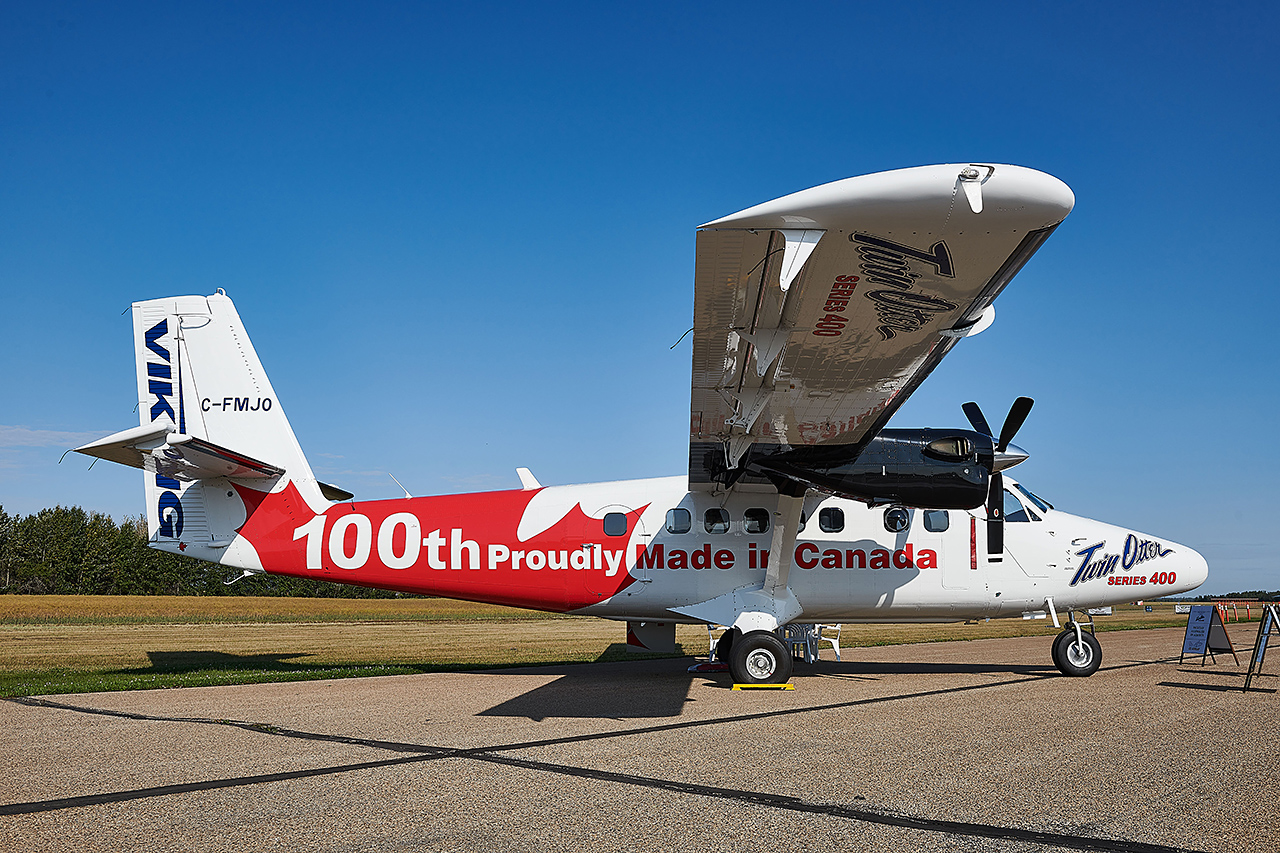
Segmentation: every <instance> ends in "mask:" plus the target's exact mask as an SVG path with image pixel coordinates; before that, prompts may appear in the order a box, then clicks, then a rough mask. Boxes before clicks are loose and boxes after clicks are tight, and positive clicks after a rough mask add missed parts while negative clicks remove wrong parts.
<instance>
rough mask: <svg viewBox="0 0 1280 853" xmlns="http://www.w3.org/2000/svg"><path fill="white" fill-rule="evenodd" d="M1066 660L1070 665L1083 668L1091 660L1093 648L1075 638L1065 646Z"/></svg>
mask: <svg viewBox="0 0 1280 853" xmlns="http://www.w3.org/2000/svg"><path fill="white" fill-rule="evenodd" d="M1067 660H1068V661H1070V662H1071V665H1072V666H1076V667H1080V668H1082V669H1083V668H1084V667H1086V666H1088V665H1089V662H1090V661H1092V660H1093V650H1092V649H1090V648H1089V646H1088V645H1087V644H1086V643H1083V642H1081V641H1079V640H1077V641H1076V642H1074V643H1071V644H1070V645H1068V646H1067Z"/></svg>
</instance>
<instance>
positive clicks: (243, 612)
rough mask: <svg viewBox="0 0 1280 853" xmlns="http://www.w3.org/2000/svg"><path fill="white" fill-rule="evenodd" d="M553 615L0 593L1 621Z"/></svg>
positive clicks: (336, 601)
mask: <svg viewBox="0 0 1280 853" xmlns="http://www.w3.org/2000/svg"><path fill="white" fill-rule="evenodd" d="M548 618H560V617H557V616H556V615H555V614H550V613H539V612H537V611H533V610H521V609H519V608H516V607H502V606H500V605H497V604H477V603H475V602H471V601H452V600H450V599H446V598H276V597H267V596H183V595H0V624H30V623H57V624H63V625H73V624H78V623H79V624H98V623H104V622H119V623H130V622H155V623H177V622H186V623H191V622H196V623H198V622H335V621H337V622H350V621H358V622H366V621H387V622H399V621H409V622H419V621H440V620H455V621H456V620H472V619H476V620H485V621H497V620H504V619H505V620H516V619H519V620H530V619H548Z"/></svg>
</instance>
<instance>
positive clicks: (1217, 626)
mask: <svg viewBox="0 0 1280 853" xmlns="http://www.w3.org/2000/svg"><path fill="white" fill-rule="evenodd" d="M1227 652H1230V653H1231V657H1232V658H1235V662H1236V664H1237V665H1239V663H1240V658H1238V657H1236V650H1235V647H1234V646H1232V645H1231V638H1230V637H1228V636H1227V628H1226V626H1225V625H1223V624H1222V614H1221V613H1219V612H1218V608H1216V607H1214V606H1213V605H1212V604H1196V605H1193V606H1192V607H1191V613H1190V614H1189V615H1188V616H1187V633H1186V634H1184V635H1183V637H1182V655H1180V656H1179V657H1178V663H1182V658H1183V657H1186V656H1187V655H1200V665H1201V666H1204V659H1205V656H1206V655H1208V656H1211V657H1213V659H1214V662H1215V663H1216V662H1217V655H1218V654H1226V653H1227Z"/></svg>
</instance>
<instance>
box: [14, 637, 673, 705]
mask: <svg viewBox="0 0 1280 853" xmlns="http://www.w3.org/2000/svg"><path fill="white" fill-rule="evenodd" d="M683 656H685V652H684V649H683V647H682V646H680V645H679V644H677V646H676V651H675V653H674V654H635V653H633V652H628V651H627V650H626V645H625V644H624V643H614V644H612V645H610V646H609V647H608V648H606V649H605V651H604V652H603V653H601V654H596V655H592V654H576V655H575V654H572V653H570V654H568V655H564V656H563V657H562V658H561V659H558V660H544V659H535V660H528V661H520V660H507V661H501V662H492V663H476V662H474V661H434V662H424V663H413V664H406V663H374V662H336V663H335V662H317V663H307V662H305V661H299V660H297V659H296V658H298V657H306V656H305V655H300V656H295V658H288V657H286V656H282V655H227V654H222V653H216V652H189V653H185V654H184V653H174V654H170V655H168V656H166V658H165V662H164V664H162V665H152V666H148V667H135V668H130V669H118V670H75V669H65V668H59V669H51V670H39V671H25V672H3V671H0V697H5V698H8V697H15V696H48V695H55V694H67V693H100V692H116V691H125V690H156V689H162V688H170V687H221V686H226V685H232V684H267V683H280V682H290V681H318V680H321V679H327V678H371V677H374V676H380V675H419V674H422V673H428V672H466V671H474V670H484V669H503V668H510V667H518V666H563V665H569V664H582V663H593V662H595V663H603V662H609V661H620V660H653V659H659V658H677V657H683Z"/></svg>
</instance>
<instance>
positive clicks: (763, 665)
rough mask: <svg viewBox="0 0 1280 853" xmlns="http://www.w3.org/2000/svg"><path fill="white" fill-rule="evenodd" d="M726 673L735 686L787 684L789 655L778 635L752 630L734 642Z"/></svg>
mask: <svg viewBox="0 0 1280 853" xmlns="http://www.w3.org/2000/svg"><path fill="white" fill-rule="evenodd" d="M729 674H730V675H732V676H733V681H734V683H735V684H786V683H787V681H788V679H790V678H791V655H790V654H789V653H788V652H787V647H786V646H785V645H784V644H783V642H782V640H780V639H778V635H777V634H774V633H772V632H770V631H752V632H751V633H749V634H743V635H742V636H740V637H737V638H735V639H734V640H733V646H732V648H731V649H730V650H729Z"/></svg>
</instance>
